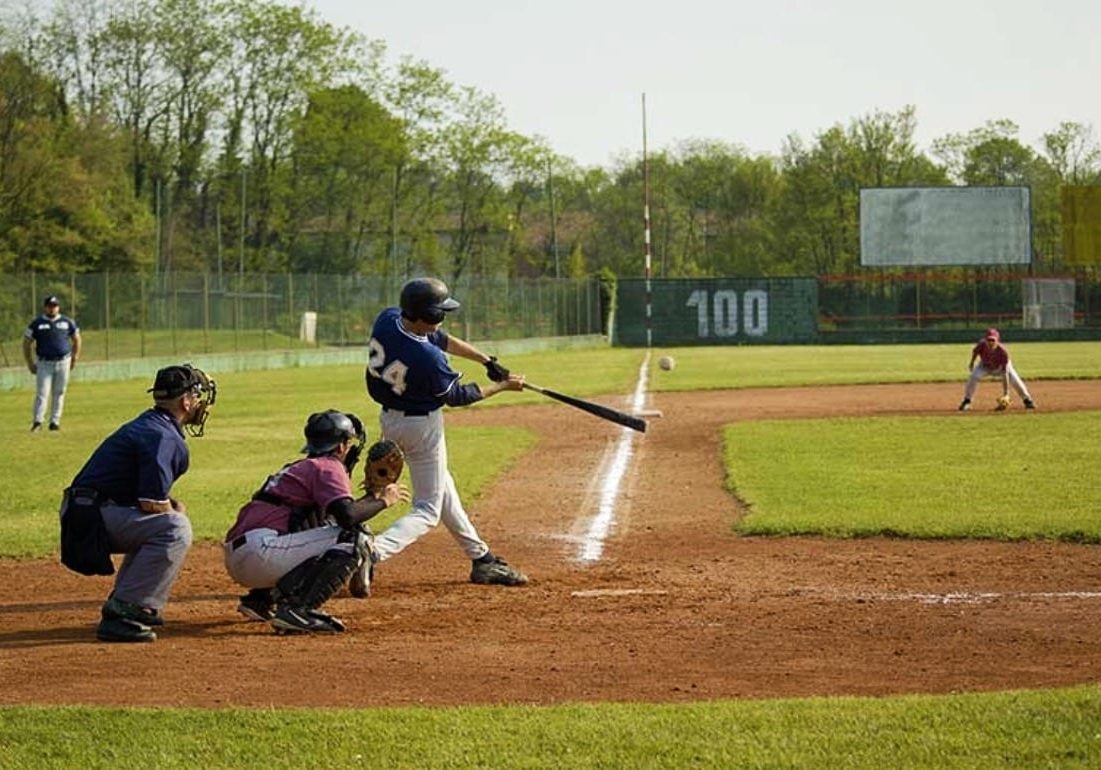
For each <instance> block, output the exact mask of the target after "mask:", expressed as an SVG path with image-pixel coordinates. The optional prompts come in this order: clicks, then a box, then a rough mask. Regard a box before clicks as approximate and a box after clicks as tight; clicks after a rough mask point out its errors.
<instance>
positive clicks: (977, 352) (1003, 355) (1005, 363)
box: [959, 328, 1036, 412]
mask: <svg viewBox="0 0 1101 770" xmlns="http://www.w3.org/2000/svg"><path fill="white" fill-rule="evenodd" d="M975 359H979V365H978V366H975ZM967 368H968V369H969V370H970V371H971V376H970V377H968V378H967V385H966V386H965V387H964V389H963V401H961V402H960V408H959V410H960V411H961V412H966V411H967V410H968V409H970V408H971V398H972V397H973V396H974V395H975V388H977V387H978V386H979V381H980V380H981V379H982V378H983V377H998V378H1000V379H1001V381H1002V398H1003V399H1006V401H1005V403H1006V404H1008V399H1009V386H1010V385H1012V386H1013V389H1014V390H1015V391H1017V395H1019V396H1020V397H1021V400H1022V401H1023V402H1024V405H1025V409H1035V408H1036V404H1035V403H1034V402H1033V401H1032V396H1031V395H1030V394H1029V392H1028V388H1027V387H1025V383H1024V380H1022V379H1021V377H1020V375H1019V374H1017V370H1016V369H1014V368H1013V363H1012V362H1011V361H1010V360H1009V351H1008V350H1007V349H1006V347H1005V346H1004V345H1002V342H1001V334H1000V333H999V332H998V330H997V329H993V328H992V329H987V330H986V335H985V336H984V337H983V338H982V339H981V340H979V342H978V344H977V345H975V347H974V348H972V349H971V360H970V361H969V362H968V363H967ZM1002 408H1004V407H1002Z"/></svg>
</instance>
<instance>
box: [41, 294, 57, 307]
mask: <svg viewBox="0 0 1101 770" xmlns="http://www.w3.org/2000/svg"><path fill="white" fill-rule="evenodd" d="M60 304H61V301H60V300H59V299H58V298H57V295H56V294H51V295H50V296H48V297H46V299H44V300H42V306H43V307H45V306H47V305H60Z"/></svg>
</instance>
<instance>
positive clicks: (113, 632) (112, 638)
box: [96, 617, 157, 642]
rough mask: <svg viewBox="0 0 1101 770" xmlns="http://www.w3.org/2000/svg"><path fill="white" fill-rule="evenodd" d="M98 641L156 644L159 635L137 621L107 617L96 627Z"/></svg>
mask: <svg viewBox="0 0 1101 770" xmlns="http://www.w3.org/2000/svg"><path fill="white" fill-rule="evenodd" d="M96 639H99V640H100V641H101V642H155V641H157V635H156V634H155V633H153V629H151V628H150V627H149V626H146V625H143V624H141V623H139V622H137V621H136V620H124V619H122V618H108V617H105V618H103V620H101V621H99V625H98V626H96Z"/></svg>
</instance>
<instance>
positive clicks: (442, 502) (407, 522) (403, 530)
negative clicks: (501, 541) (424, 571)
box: [375, 409, 489, 561]
mask: <svg viewBox="0 0 1101 770" xmlns="http://www.w3.org/2000/svg"><path fill="white" fill-rule="evenodd" d="M379 424H380V425H381V427H382V435H383V437H384V438H388V439H390V440H392V441H395V442H397V444H398V446H400V447H401V451H403V452H404V453H405V465H406V467H407V468H409V478H410V483H411V486H412V487H413V506H412V509H411V510H410V511H409V513H407V514H405V515H404V516H402V517H401V518H400V519H398V520H397V521H395V522H394V523H393V524H391V525H390V527H389V528H388V529H386V531H384V532H382V533H381V534H380V535H378V536H376V537H375V551H376V553H377V554H378V560H379V561H384V560H386V559H389V558H390V557H391V556H393V555H394V554H396V553H400V552H401V551H402V550H403V549H405V548H406V547H407V546H410V545H412V544H413V543H415V542H416V541H417V540H418V539H420V538H421V537H422V536H423V535H424V534H425V533H426V532H428V530H430V529H432V528H433V527H435V526H436V525H437V524H439V523H440V522H441V521H442V522H443V525H444V526H445V527H447V530H448V532H450V533H451V536H452V537H454V538H455V541H456V542H457V543H458V544H459V547H460V548H462V549H463V552H464V553H465V554H466V555H467V558H469V559H478V558H480V557H482V556H485V555H486V553H488V552H489V546H487V545H486V544H485V542H484V541H483V540H482V538H480V537H479V536H478V531H477V530H476V529H474V524H473V523H471V521H470V517H469V516H467V514H466V510H465V509H463V504H462V501H461V500H459V491H458V490H457V489H456V488H455V480H454V479H453V478H452V477H451V471H449V470H448V469H447V442H446V441H445V439H444V433H443V410H442V409H437V410H435V411H434V412H432V413H431V414H429V415H427V416H423V417H413V416H406V415H405V414H404V413H402V412H391V411H386V410H383V412H382V414H381V415H380V416H379Z"/></svg>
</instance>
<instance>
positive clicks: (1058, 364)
mask: <svg viewBox="0 0 1101 770" xmlns="http://www.w3.org/2000/svg"><path fill="white" fill-rule="evenodd" d="M1006 346H1007V347H1008V348H1009V352H1010V355H1011V356H1012V359H1013V365H1014V367H1016V369H1017V371H1018V372H1019V373H1020V375H1021V377H1023V378H1024V379H1025V381H1026V382H1031V381H1033V380H1040V379H1049V380H1051V379H1081V378H1101V342H1020V343H1014V342H1013V341H1012V340H1010V341H1008V342H1007V343H1006ZM666 355H667V356H672V357H673V358H674V360H675V361H676V368H675V369H673V371H671V372H665V371H662V370H660V369H658V366H657V362H658V359H659V358H660V357H661V356H666ZM970 357H971V346H970V345H869V346H856V345H819V346H800V345H790V346H754V345H742V346H733V347H725V348H654V350H653V358H652V361H651V364H652V370H651V379H650V388H651V390H659V391H660V390H708V389H717V388H757V387H779V386H792V385H846V384H863V383H879V382H950V381H953V380H958V381H959V382H960V384H961V386H962V384H963V382H964V380H966V379H967V374H968V372H967V362H968V359H970Z"/></svg>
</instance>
